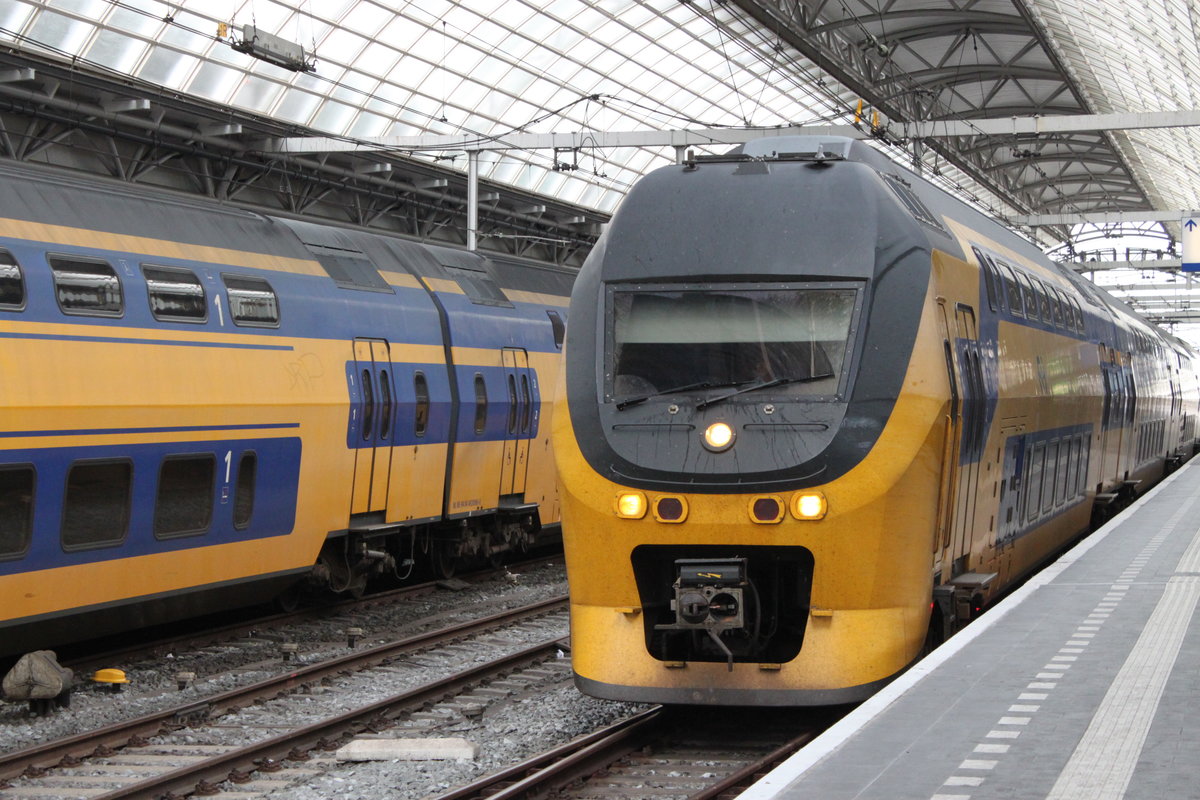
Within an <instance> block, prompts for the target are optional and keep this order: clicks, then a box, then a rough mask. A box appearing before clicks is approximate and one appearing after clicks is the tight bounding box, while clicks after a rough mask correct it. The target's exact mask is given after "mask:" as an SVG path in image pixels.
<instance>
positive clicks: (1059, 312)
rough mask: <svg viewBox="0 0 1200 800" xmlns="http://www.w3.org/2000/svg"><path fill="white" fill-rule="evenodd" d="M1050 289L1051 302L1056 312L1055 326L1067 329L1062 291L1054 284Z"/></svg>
mask: <svg viewBox="0 0 1200 800" xmlns="http://www.w3.org/2000/svg"><path fill="white" fill-rule="evenodd" d="M1050 291H1051V297H1050V303H1051V306H1052V308H1051V310H1052V311H1053V312H1054V327H1056V328H1060V329H1062V330H1066V327H1067V321H1066V316H1065V315H1064V314H1063V297H1062V293H1061V292H1059V291H1058V289H1056V288H1054V287H1053V286H1051V287H1050Z"/></svg>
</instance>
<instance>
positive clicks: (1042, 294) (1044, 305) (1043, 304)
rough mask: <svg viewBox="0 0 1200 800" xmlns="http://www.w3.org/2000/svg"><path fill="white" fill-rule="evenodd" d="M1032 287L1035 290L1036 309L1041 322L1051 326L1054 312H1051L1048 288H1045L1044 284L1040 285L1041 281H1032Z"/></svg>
mask: <svg viewBox="0 0 1200 800" xmlns="http://www.w3.org/2000/svg"><path fill="white" fill-rule="evenodd" d="M1033 285H1034V289H1036V290H1037V295H1038V309H1039V311H1040V316H1041V318H1042V322H1044V323H1046V324H1047V325H1053V324H1054V312H1053V311H1051V300H1050V287H1048V286H1046V284H1044V283H1042V282H1041V281H1034V284H1033Z"/></svg>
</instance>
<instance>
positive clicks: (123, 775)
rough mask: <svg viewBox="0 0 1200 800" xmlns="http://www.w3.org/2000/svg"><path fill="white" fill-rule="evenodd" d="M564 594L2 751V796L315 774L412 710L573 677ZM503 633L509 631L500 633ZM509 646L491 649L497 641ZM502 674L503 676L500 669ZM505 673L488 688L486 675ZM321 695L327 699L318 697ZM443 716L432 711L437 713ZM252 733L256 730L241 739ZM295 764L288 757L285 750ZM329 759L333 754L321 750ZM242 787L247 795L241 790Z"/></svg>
mask: <svg viewBox="0 0 1200 800" xmlns="http://www.w3.org/2000/svg"><path fill="white" fill-rule="evenodd" d="M565 609H566V597H565V596H562V597H555V598H552V599H549V600H545V601H542V602H539V603H535V604H532V605H529V606H525V607H522V608H520V609H515V610H511V611H505V612H502V613H499V614H495V615H492V616H489V617H486V618H483V619H478V620H474V621H471V622H467V623H462V624H459V625H456V626H453V627H450V628H444V629H439V630H436V631H432V632H429V633H424V634H420V635H418V636H414V637H410V638H407V639H404V640H399V641H396V642H391V643H387V644H383V645H379V646H376V647H371V648H365V649H363V650H361V651H358V652H352V653H350V654H348V655H344V656H342V657H339V658H336V659H332V660H329V661H324V662H321V663H317V664H312V665H307V666H301V667H298V668H297V669H295V670H293V671H292V672H290V673H287V674H284V675H279V676H275V677H272V678H269V679H267V680H264V681H260V682H258V683H256V684H253V685H250V686H245V687H241V688H238V689H234V690H231V691H228V692H226V693H224V694H221V695H217V696H214V697H210V698H207V699H205V700H203V701H201V702H199V703H195V702H193V703H190V704H187V705H181V706H177V707H174V708H170V709H166V710H163V711H160V712H156V713H154V714H149V715H146V716H143V717H140V718H137V719H132V720H129V721H126V722H122V723H118V724H115V725H110V726H108V727H105V728H102V729H99V730H96V731H91V732H88V733H85V734H79V735H77V736H73V737H69V738H67V739H63V740H59V741H55V742H49V743H46V744H44V745H40V746H37V747H33V748H28V749H26V750H22V751H19V752H15V753H10V754H8V755H4V756H0V781H3V783H2V784H0V787H2V788H0V796H3V797H5V798H33V797H46V796H55V797H63V798H96V797H100V798H104V800H116V799H117V798H159V797H162V796H164V795H168V794H173V795H183V794H189V793H192V792H207V791H211V790H212V788H213V787H214V786H215V785H216V784H217V783H220V782H223V781H226V780H232V781H234V782H246V781H250V780H252V775H253V776H256V777H254V778H253V780H255V781H257V782H265V783H266V784H268V786H265V787H259V788H258V789H255V791H262V790H266V789H268V788H270V786H269V785H270V784H272V783H274V784H278V785H282V784H279V780H283V781H295V780H303V779H305V778H307V777H311V775H312V774H313V772H314V771H313V769H311V768H306V767H304V766H300V765H302V764H303V763H304V762H305V761H309V762H310V763H311V759H312V758H313V754H314V753H316V754H321V753H325V752H327V751H330V750H334V749H336V748H337V746H338V745H339V744H341V743H343V742H345V741H346V740H348V739H349V738H350V737H353V736H355V735H358V734H360V733H363V732H377V731H379V730H383V729H386V728H389V727H392V726H394V725H396V724H397V723H398V722H401V721H404V720H411V721H413V722H414V724H416V725H417V726H418V727H421V728H422V729H425V730H427V729H428V728H429V725H428V720H424V719H416V720H414V719H413V717H414V715H420V714H421V713H422V711H423V710H425V713H426V715H427V716H430V711H429V710H430V709H433V710H436V707H437V706H438V705H439V704H446V703H455V702H457V703H458V704H459V706H460V707H474V708H480V709H482V707H484V706H486V705H487V704H488V703H492V702H500V701H502V698H503V697H504V696H505V695H506V694H509V693H511V692H512V691H513V690H514V687H520V686H534V685H537V684H538V683H539V682H542V683H565V682H566V681H568V680H569V677H570V676H569V670H568V669H566V668H565V667H566V664H567V662H566V660H565V659H562V658H561V656H562V654H563V653H564V651H565V650H566V648H567V645H566V644H565V642H564V641H563V638H562V637H563V636H564V635H565V632H566V614H565ZM519 628H525V629H526V630H525V638H536V639H538V641H537V642H536V643H535V644H532V645H529V646H514V645H512V644H509V646H508V647H507V648H503V647H500V646H498V640H497V638H496V636H495V634H496V633H497V632H500V631H513V630H515V629H519ZM501 641H503V640H501ZM501 649H507V651H508V652H507V653H505V654H504V655H501V656H498V657H494V654H495V652H496V651H498V650H501ZM418 658H419V659H423V660H424V661H426V662H431V661H432V662H437V661H438V660H439V659H441V660H442V661H443V662H444V663H446V664H450V663H457V664H459V665H462V664H464V663H470V662H475V663H471V665H470V666H466V667H465V668H459V669H454V670H450V669H446V670H441V669H439V670H437V671H438V672H442V673H449V674H446V675H445V677H442V678H439V679H437V680H432V681H426V682H424V683H421V684H420V685H418V686H414V687H411V688H409V689H406V690H404V691H400V692H396V693H393V694H388V693H386V692H383V694H384V695H385V696H383V697H381V698H379V699H378V700H375V701H373V702H370V703H365V704H363V705H360V706H359V707H356V708H352V709H345V708H344V706H340V707H339V704H338V703H337V700H336V698H337V695H338V688H337V685H338V683H339V682H345V681H347V680H357V681H360V682H362V681H367V682H369V683H375V684H379V685H381V686H382V685H388V684H390V683H394V682H399V678H400V677H401V674H402V673H404V672H405V671H406V665H407V664H410V663H412V662H413V660H414V659H418ZM502 679H503V680H502ZM489 684H492V685H495V684H500V687H499V688H492V689H490V690H488V691H484V690H487V689H488V685H489ZM322 695H324V696H331V697H332V699H333V702H332V704H329V703H326V704H324V705H325V706H326V707H328V706H329V705H333V706H334V707H335V708H336V711H337V713H324V714H322V713H319V712H318V713H317V714H316V715H315V718H314V719H312V720H311V721H309V722H304V723H299V722H297V721H296V716H297V714H298V713H299V711H297V710H296V707H297V706H303V705H310V704H312V701H313V700H314V699H316V698H318V697H320V696H322ZM279 704H283V705H290V706H291V707H292V708H291V709H290V710H289V711H288V714H287V719H288V721H287V722H285V723H279V722H272V721H271V711H272V708H271V707H272V706H273V705H279ZM317 705H322V704H317ZM432 716H433V717H435V718H436V716H437V715H436V714H432ZM245 739H248V740H249V741H239V740H245ZM285 759H286V760H289V761H290V762H292V765H291V766H288V767H281V763H282V762H283V761H284V760H285ZM324 761H325V762H326V763H329V761H330V760H329V758H328V756H326V757H325V758H324ZM244 795H245V793H242V795H241V796H244Z"/></svg>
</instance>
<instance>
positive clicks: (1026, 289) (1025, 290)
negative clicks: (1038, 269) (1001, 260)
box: [1017, 272, 1038, 321]
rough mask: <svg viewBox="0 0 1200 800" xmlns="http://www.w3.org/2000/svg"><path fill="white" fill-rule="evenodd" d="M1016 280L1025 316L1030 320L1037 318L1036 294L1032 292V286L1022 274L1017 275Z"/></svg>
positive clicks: (1027, 277)
mask: <svg viewBox="0 0 1200 800" xmlns="http://www.w3.org/2000/svg"><path fill="white" fill-rule="evenodd" d="M1017 280H1019V281H1020V282H1021V297H1022V299H1024V301H1025V316H1026V317H1028V318H1029V319H1032V320H1035V321H1036V320H1037V318H1038V302H1037V293H1036V292H1034V290H1033V284H1032V283H1031V282H1030V278H1029V276H1028V275H1026V274H1025V273H1024V272H1018V273H1017Z"/></svg>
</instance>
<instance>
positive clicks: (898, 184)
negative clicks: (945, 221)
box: [883, 175, 949, 236]
mask: <svg viewBox="0 0 1200 800" xmlns="http://www.w3.org/2000/svg"><path fill="white" fill-rule="evenodd" d="M883 177H884V178H886V180H885V181H884V183H886V184H887V185H888V187H890V188H891V190H892V191H893V192H894V193H895V195H896V197H898V198H899V199H900V202H901V203H903V204H904V207H905V208H907V209H908V211H909V213H910V214H912V215H913V217H914V218H916V220H917V222H920V223H922V224H924V225H928V226H929V227H931V228H933V229H934V230H936V231H938V232H939V233H941V234H942V235H943V236H946V235H949V234H947V233H946V229H945V228H944V227H942V223H941V222H940V221H939V220H938V218H937V217H935V216H934V215H933V214H932V213H931V212H930V211H929V209H928V208H927V207H926V205H925V204H924V203H923V202H921V198H919V197H917V194H916V192H914V191H913V190H912V187H911V186H910V185H909V184H908V181H906V180H904V179H903V178H901V177H900V176H898V175H883Z"/></svg>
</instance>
